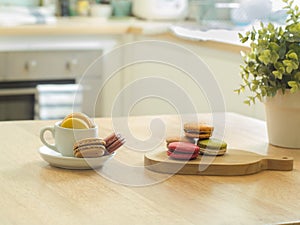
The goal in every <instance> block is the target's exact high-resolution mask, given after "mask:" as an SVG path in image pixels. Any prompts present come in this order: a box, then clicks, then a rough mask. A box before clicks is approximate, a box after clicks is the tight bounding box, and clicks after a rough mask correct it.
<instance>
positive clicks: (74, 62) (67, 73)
mask: <svg viewBox="0 0 300 225" xmlns="http://www.w3.org/2000/svg"><path fill="white" fill-rule="evenodd" d="M101 54H102V51H101V50H81V51H79V50H77V51H76V50H75V51H72V50H63V51H59V50H55V51H47V50H45V51H22V52H21V51H20V52H7V53H6V62H7V69H6V71H5V80H10V81H11V80H35V79H38V80H47V79H72V78H73V79H75V78H77V77H80V76H81V75H82V74H83V73H84V71H85V70H86V69H87V67H88V66H89V65H90V64H91V62H93V60H95V59H96V58H97V57H99V56H100V55H101Z"/></svg>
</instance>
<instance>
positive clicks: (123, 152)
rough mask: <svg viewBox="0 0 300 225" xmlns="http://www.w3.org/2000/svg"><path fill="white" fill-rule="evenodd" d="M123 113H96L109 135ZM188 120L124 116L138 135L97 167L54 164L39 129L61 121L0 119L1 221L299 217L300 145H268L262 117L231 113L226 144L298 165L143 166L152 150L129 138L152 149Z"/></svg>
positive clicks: (222, 224)
mask: <svg viewBox="0 0 300 225" xmlns="http://www.w3.org/2000/svg"><path fill="white" fill-rule="evenodd" d="M199 118H201V120H204V121H211V115H210V114H199ZM119 119H120V120H121V119H122V118H113V119H111V118H99V119H96V120H95V122H96V123H97V124H98V126H99V136H100V137H105V136H106V135H109V134H110V133H111V132H112V131H113V128H112V127H113V125H114V127H115V129H116V128H117V127H118V126H117V125H120V124H119ZM185 119H188V118H184V119H183V118H182V117H181V116H178V115H173V116H172V115H161V116H141V117H129V118H126V123H122V124H127V125H128V128H129V131H130V132H131V134H132V136H133V137H135V138H136V141H132V140H127V143H126V145H125V146H124V147H122V148H121V149H119V150H118V152H117V154H116V156H115V157H114V159H113V160H110V161H109V163H108V164H107V165H105V166H104V167H103V168H101V169H97V170H67V169H60V168H55V167H52V166H50V165H49V164H48V163H47V162H45V161H44V160H43V159H42V158H41V157H40V155H39V153H38V149H39V148H40V147H41V146H42V143H41V142H40V140H39V132H40V129H41V128H42V127H44V126H49V125H52V124H54V122H55V121H18V122H17V121H12V122H0V144H1V145H0V148H1V155H0V224H1V225H2V224H3V225H15V224H17V225H28V224H31V225H36V224H38V225H40V224H44V225H48V224H49V225H53V224H56V225H66V224H67V225H68V224H72V225H79V224H80V225H82V224H88V225H99V224H105V225H107V224H108V225H110V224H124V225H126V224H130V225H134V224H146V225H148V224H149V225H150V224H170V225H174V224H175V225H176V224H178V225H179V224H180V225H182V224H184V225H191V224H197V225H198V224H210V225H211V224H212V225H214V224H217V225H227V224H230V225H231V224H243V225H244V224H249V225H253V224H281V223H287V222H291V221H300V213H299V210H298V209H300V201H299V199H300V192H299V187H300V171H299V168H300V149H293V150H292V149H284V148H278V147H275V146H272V145H269V144H268V140H267V133H266V127H265V123H264V122H263V121H260V120H256V119H252V118H248V117H245V116H241V115H237V114H233V113H227V114H226V120H225V131H224V140H226V142H227V143H228V148H229V149H243V150H247V151H251V152H255V153H258V154H261V155H266V156H268V157H271V158H273V157H274V158H277V157H279V158H280V157H282V156H286V157H293V158H294V169H293V170H292V171H270V170H265V171H262V172H260V173H256V174H253V175H246V176H194V175H172V174H162V173H157V172H153V171H150V170H148V169H145V168H144V165H143V164H144V154H145V153H147V151H138V150H137V148H135V149H134V148H133V147H132V146H130V145H131V144H134V143H136V144H140V145H139V146H142V147H144V148H146V147H147V145H146V144H147V140H148V139H149V138H151V137H152V138H153V139H154V140H157V143H156V144H157V145H155V146H154V148H157V147H159V146H161V147H163V146H165V141H164V138H165V136H167V135H168V136H169V135H177V134H178V133H179V132H180V131H181V129H182V126H181V125H180V123H181V122H184V121H183V120H185ZM157 120H159V121H161V122H162V124H164V125H165V129H160V130H158V131H163V132H162V134H163V135H161V133H160V134H158V133H157V132H152V130H151V126H150V125H151V124H152V125H153V123H155V121H156V122H157ZM120 123H121V122H120ZM215 126H219V124H216V125H215ZM152 128H153V127H152ZM217 130H218V129H216V131H217ZM123 135H124V136H125V135H127V136H128V134H123ZM127 138H128V137H127ZM148 147H149V146H148ZM144 150H145V149H144ZM150 150H151V148H150ZM150 150H149V151H150Z"/></svg>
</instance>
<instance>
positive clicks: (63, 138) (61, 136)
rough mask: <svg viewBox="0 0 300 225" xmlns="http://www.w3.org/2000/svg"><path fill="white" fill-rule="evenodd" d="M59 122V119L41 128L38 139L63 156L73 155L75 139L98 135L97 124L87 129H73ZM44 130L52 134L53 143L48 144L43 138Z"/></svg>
mask: <svg viewBox="0 0 300 225" xmlns="http://www.w3.org/2000/svg"><path fill="white" fill-rule="evenodd" d="M60 124H61V121H59V122H57V123H55V125H54V126H49V127H44V128H42V130H41V132H40V139H41V141H42V142H43V144H44V145H46V146H47V147H48V148H50V149H52V150H54V151H56V152H59V153H61V154H62V155H63V156H74V154H73V145H74V143H75V142H76V141H78V140H81V139H84V138H90V137H98V127H97V126H95V127H92V128H89V129H73V128H64V127H61V126H60ZM46 131H49V132H50V133H51V134H52V136H53V138H54V141H55V143H54V144H49V143H48V142H47V140H46V139H45V132H46Z"/></svg>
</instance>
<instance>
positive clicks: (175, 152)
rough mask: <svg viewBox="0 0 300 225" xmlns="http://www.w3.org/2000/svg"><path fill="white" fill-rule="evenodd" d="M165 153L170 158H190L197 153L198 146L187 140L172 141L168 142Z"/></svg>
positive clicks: (195, 156) (194, 156)
mask: <svg viewBox="0 0 300 225" xmlns="http://www.w3.org/2000/svg"><path fill="white" fill-rule="evenodd" d="M167 155H168V156H169V157H170V158H171V159H179V160H191V159H196V158H197V157H198V155H199V147H198V146H197V145H195V144H192V143H187V142H172V143H170V144H168V151H167Z"/></svg>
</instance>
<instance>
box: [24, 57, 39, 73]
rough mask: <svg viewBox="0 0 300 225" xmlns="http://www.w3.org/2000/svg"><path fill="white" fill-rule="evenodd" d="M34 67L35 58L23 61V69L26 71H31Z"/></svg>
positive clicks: (35, 64) (35, 63)
mask: <svg viewBox="0 0 300 225" xmlns="http://www.w3.org/2000/svg"><path fill="white" fill-rule="evenodd" d="M36 67H37V61H36V60H30V61H28V62H26V63H25V69H26V70H27V71H32V70H33V69H34V68H36Z"/></svg>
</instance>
